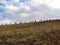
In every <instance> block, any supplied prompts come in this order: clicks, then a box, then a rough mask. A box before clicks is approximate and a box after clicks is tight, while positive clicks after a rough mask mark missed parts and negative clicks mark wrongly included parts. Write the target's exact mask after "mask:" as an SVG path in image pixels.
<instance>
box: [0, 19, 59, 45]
mask: <svg viewBox="0 0 60 45" xmlns="http://www.w3.org/2000/svg"><path fill="white" fill-rule="evenodd" d="M0 45H60V20H49V21H42V22H31V23H23V24H22V23H21V24H20V23H19V24H13V25H1V26H0Z"/></svg>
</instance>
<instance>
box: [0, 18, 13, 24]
mask: <svg viewBox="0 0 60 45" xmlns="http://www.w3.org/2000/svg"><path fill="white" fill-rule="evenodd" d="M10 23H12V22H11V20H9V19H7V18H5V19H3V20H2V21H0V24H3V25H5V24H10Z"/></svg>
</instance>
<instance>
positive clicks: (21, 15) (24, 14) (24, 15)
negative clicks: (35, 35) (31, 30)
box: [19, 13, 30, 18]
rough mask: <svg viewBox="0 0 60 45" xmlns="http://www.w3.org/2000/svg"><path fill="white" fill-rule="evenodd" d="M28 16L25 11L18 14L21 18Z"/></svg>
mask: <svg viewBox="0 0 60 45" xmlns="http://www.w3.org/2000/svg"><path fill="white" fill-rule="evenodd" d="M28 16H30V15H29V14H26V13H21V14H20V15H19V17H21V18H26V17H28Z"/></svg>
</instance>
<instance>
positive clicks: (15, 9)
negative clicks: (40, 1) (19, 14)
mask: <svg viewBox="0 0 60 45" xmlns="http://www.w3.org/2000/svg"><path fill="white" fill-rule="evenodd" d="M5 8H6V9H7V10H8V11H14V12H15V11H18V10H19V7H17V6H13V5H6V7H5Z"/></svg>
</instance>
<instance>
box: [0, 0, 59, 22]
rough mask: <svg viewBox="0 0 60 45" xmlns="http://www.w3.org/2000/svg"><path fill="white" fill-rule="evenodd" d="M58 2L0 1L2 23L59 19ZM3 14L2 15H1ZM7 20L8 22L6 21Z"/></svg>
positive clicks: (44, 0)
mask: <svg viewBox="0 0 60 45" xmlns="http://www.w3.org/2000/svg"><path fill="white" fill-rule="evenodd" d="M59 4H60V0H0V7H1V8H2V9H3V10H4V12H3V11H0V12H1V14H2V15H0V17H2V18H3V17H4V16H5V17H4V18H3V19H5V18H6V19H5V20H6V21H5V20H2V22H4V21H5V22H8V23H9V22H20V21H22V22H24V21H33V20H41V19H50V18H52V19H55V18H58V19H60V5H59ZM0 10H1V9H0ZM2 12H3V13H2ZM2 18H1V19H2ZM7 19H8V20H7Z"/></svg>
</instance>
